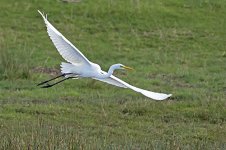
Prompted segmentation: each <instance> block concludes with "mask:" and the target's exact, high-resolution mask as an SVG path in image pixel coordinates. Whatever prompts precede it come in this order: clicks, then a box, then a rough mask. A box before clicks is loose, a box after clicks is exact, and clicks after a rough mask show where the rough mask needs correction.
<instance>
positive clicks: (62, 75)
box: [37, 73, 73, 86]
mask: <svg viewBox="0 0 226 150" xmlns="http://www.w3.org/2000/svg"><path fill="white" fill-rule="evenodd" d="M69 74H73V73H64V74H61V75H59V76H56V77H54V78H52V79H49V80H46V81H43V82H41V83H39V84H37V86H39V85H43V84H45V83H47V82H49V81H52V80H55V79H57V78H60V77H64V76H65V75H69Z"/></svg>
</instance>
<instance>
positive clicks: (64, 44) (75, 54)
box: [38, 10, 90, 65]
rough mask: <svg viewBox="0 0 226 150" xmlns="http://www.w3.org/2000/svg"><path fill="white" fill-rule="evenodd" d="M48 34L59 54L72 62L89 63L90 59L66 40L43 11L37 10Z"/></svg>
mask: <svg viewBox="0 0 226 150" xmlns="http://www.w3.org/2000/svg"><path fill="white" fill-rule="evenodd" d="M38 12H39V13H40V14H41V16H42V18H43V20H44V22H45V24H46V27H47V32H48V34H49V37H50V39H51V40H52V42H53V44H54V45H55V47H56V48H57V50H58V52H59V53H60V54H61V56H62V57H63V58H64V59H65V60H66V61H68V62H70V63H72V64H75V65H76V64H81V65H90V61H89V60H88V59H87V58H86V57H85V56H84V55H83V54H82V53H81V52H80V51H79V50H78V49H77V48H76V47H75V46H74V45H73V44H72V43H71V42H70V41H68V40H67V39H66V38H65V37H64V36H63V35H62V34H61V33H60V32H59V31H57V29H56V28H54V26H53V25H52V24H51V23H50V22H49V21H48V20H47V16H46V17H45V16H44V14H43V13H41V12H40V11H39V10H38Z"/></svg>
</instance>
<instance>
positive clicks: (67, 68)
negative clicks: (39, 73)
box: [60, 62, 75, 74]
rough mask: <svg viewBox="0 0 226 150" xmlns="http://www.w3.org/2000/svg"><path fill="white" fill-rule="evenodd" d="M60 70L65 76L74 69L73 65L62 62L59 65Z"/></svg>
mask: <svg viewBox="0 0 226 150" xmlns="http://www.w3.org/2000/svg"><path fill="white" fill-rule="evenodd" d="M60 67H61V68H60V69H61V73H62V74H65V73H72V69H73V68H74V67H75V66H74V65H72V64H70V63H65V62H62V63H61V65H60Z"/></svg>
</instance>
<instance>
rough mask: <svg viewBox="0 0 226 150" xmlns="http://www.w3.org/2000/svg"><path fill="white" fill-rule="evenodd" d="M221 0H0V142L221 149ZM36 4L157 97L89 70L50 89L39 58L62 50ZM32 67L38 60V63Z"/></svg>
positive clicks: (97, 57) (224, 70) (56, 59)
mask: <svg viewBox="0 0 226 150" xmlns="http://www.w3.org/2000/svg"><path fill="white" fill-rule="evenodd" d="M225 7H226V2H224V1H223V0H217V1H214V0H208V1H204V0H198V1H195V0H189V1H181V0H170V1H167V2H166V1H164V0H144V1H139V0H126V1H113V0H109V1H106V0H97V1H88V0H84V1H82V2H80V3H62V2H60V1H59V0H58V1H56V0H54V1H53V0H52V1H50V0H48V1H47V0H39V1H37V0H23V1H22V0H20V1H13V0H1V1H0V9H1V11H0V57H1V58H0V72H1V74H0V79H1V80H0V131H1V132H0V137H1V140H0V149H2V148H7V149H15V148H16V149H18V148H27V147H32V148H37V147H38V148H40V149H43V148H50V149H53V148H58V149H65V148H76V147H77V148H104V149H106V148H111V149H112V148H113V149H122V148H127V149H131V148H133V149H140V148H152V149H166V148H167V149H175V148H178V147H179V148H183V149H191V148H195V149H197V148H199V149H214V148H216V147H218V148H221V149H224V148H225V147H226V144H225V141H226V136H225V135H226V125H225V123H226V101H225V100H226V96H225V92H226V90H225V89H226V83H225V75H226V65H225V63H226V50H225V42H226V30H225V29H226V22H225V18H226V9H225ZM37 9H40V10H41V11H44V12H46V13H48V15H49V16H48V18H49V20H50V21H51V22H52V23H53V25H54V26H56V27H57V28H58V29H59V30H60V31H61V32H62V33H63V34H64V35H65V36H66V37H67V38H68V39H70V41H72V43H74V44H75V45H76V46H77V47H79V49H80V50H81V51H82V52H83V53H84V54H85V55H86V56H87V57H88V58H89V59H90V60H92V61H93V62H96V63H99V64H100V65H101V66H102V67H103V69H104V70H107V69H108V67H109V66H110V65H111V64H112V63H118V62H120V63H123V64H125V65H128V66H132V67H134V68H135V69H136V71H134V72H130V73H122V72H117V73H116V74H117V76H118V77H120V78H122V79H123V80H125V81H127V82H130V83H133V84H134V85H136V86H138V87H143V88H145V89H150V90H152V91H161V92H166V93H167V92H169V93H173V97H172V98H171V99H170V100H168V101H163V102H155V101H152V100H149V99H147V98H145V97H143V96H142V95H139V94H137V93H134V92H132V91H130V90H125V89H119V88H116V87H113V86H110V85H106V84H102V83H99V82H93V81H92V80H88V79H85V80H79V81H78V80H76V81H71V82H70V81H67V82H65V83H63V84H61V85H59V86H56V87H53V88H51V89H39V88H37V87H35V84H36V83H38V82H40V81H42V80H45V79H47V78H49V77H50V76H49V75H48V74H46V73H41V72H42V71H41V72H40V71H37V70H40V69H37V67H45V68H57V69H59V64H60V61H63V59H62V58H61V57H60V56H59V54H58V53H57V51H56V50H55V49H54V46H53V44H52V43H51V41H50V40H49V38H48V36H47V33H46V29H45V27H44V23H43V21H42V19H41V17H40V15H39V14H38V13H37V11H36V10H37ZM35 68H36V69H35Z"/></svg>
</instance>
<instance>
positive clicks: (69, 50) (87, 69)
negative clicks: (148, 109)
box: [38, 11, 171, 100]
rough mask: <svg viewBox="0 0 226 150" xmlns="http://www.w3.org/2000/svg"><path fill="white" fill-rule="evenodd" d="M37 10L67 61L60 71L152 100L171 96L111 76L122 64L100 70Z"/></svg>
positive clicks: (54, 42) (51, 37)
mask: <svg viewBox="0 0 226 150" xmlns="http://www.w3.org/2000/svg"><path fill="white" fill-rule="evenodd" d="M38 12H39V13H40V14H41V15H42V17H43V19H44V22H45V24H46V27H47V32H48V34H49V37H50V39H51V40H52V42H53V44H54V45H55V47H56V48H57V50H58V52H59V53H60V54H61V55H62V57H63V58H64V59H65V60H66V61H67V62H68V63H64V62H62V64H61V72H62V73H73V74H74V76H76V77H89V78H93V79H95V80H99V81H102V82H106V83H108V84H111V85H115V86H118V87H123V88H130V89H132V90H134V91H136V92H139V93H141V94H143V95H145V96H147V97H149V98H151V99H154V100H164V99H167V98H168V97H170V96H171V94H164V93H156V92H151V91H147V90H143V89H140V88H137V87H135V86H132V85H130V84H128V83H126V82H124V81H122V80H120V79H119V78H117V77H115V76H113V75H112V74H113V71H114V70H115V69H122V68H123V67H125V66H124V65H122V64H115V65H112V66H111V67H110V69H109V70H108V72H104V71H102V70H101V68H100V66H99V65H98V64H95V63H92V62H91V61H89V60H88V59H87V58H86V57H85V56H84V55H83V54H82V53H81V52H80V51H79V50H78V49H77V48H76V47H75V46H74V45H73V44H72V43H71V42H70V41H68V40H67V39H66V38H65V37H64V36H63V35H62V34H61V33H60V32H59V31H57V29H56V28H54V27H53V26H52V25H51V24H50V22H49V21H48V20H47V16H46V17H45V16H44V14H42V13H41V12H40V11H38ZM68 76H73V75H68ZM66 77H67V76H66Z"/></svg>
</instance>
